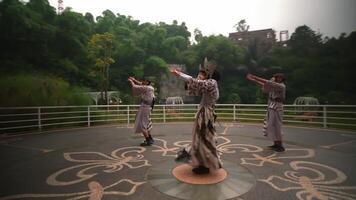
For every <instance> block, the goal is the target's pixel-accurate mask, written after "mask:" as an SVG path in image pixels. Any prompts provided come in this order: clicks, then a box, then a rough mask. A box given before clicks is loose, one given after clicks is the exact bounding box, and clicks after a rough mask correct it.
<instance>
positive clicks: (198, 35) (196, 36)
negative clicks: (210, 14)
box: [194, 28, 203, 43]
mask: <svg viewBox="0 0 356 200" xmlns="http://www.w3.org/2000/svg"><path fill="white" fill-rule="evenodd" d="M202 38H203V33H202V32H201V31H200V30H199V29H197V28H196V29H194V40H195V41H196V42H198V43H199V42H200V41H201V40H202Z"/></svg>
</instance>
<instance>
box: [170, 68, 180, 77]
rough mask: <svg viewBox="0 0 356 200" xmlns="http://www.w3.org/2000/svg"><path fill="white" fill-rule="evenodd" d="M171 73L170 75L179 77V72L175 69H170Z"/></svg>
mask: <svg viewBox="0 0 356 200" xmlns="http://www.w3.org/2000/svg"><path fill="white" fill-rule="evenodd" d="M171 73H172V74H173V75H174V76H178V75H179V71H178V70H177V69H176V68H172V69H171Z"/></svg>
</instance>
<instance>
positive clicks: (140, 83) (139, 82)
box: [129, 76, 142, 85]
mask: <svg viewBox="0 0 356 200" xmlns="http://www.w3.org/2000/svg"><path fill="white" fill-rule="evenodd" d="M129 79H130V80H132V81H133V82H134V83H135V84H136V85H142V82H141V81H138V80H136V79H135V78H134V77H132V76H130V77H129Z"/></svg>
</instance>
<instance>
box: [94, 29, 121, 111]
mask: <svg viewBox="0 0 356 200" xmlns="http://www.w3.org/2000/svg"><path fill="white" fill-rule="evenodd" d="M112 50H113V35H112V34H110V33H104V34H95V35H93V36H92V38H91V39H90V41H89V43H88V53H89V58H91V59H92V60H93V61H94V62H95V70H96V71H98V72H99V77H100V81H101V84H100V85H101V87H100V92H101V99H103V100H105V103H106V104H108V102H109V99H108V93H107V92H108V88H109V66H110V65H111V64H113V63H114V62H115V60H114V59H112V58H111V54H112ZM103 92H104V93H105V99H104V97H103Z"/></svg>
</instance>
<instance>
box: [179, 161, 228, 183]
mask: <svg viewBox="0 0 356 200" xmlns="http://www.w3.org/2000/svg"><path fill="white" fill-rule="evenodd" d="M192 169H193V167H192V166H191V165H188V164H181V165H178V166H177V167H175V168H174V169H173V170H172V174H173V176H174V177H175V178H176V179H178V180H179V181H181V182H184V183H188V184H196V185H208V184H216V183H219V182H221V181H223V180H224V179H225V178H226V177H227V172H226V170H225V169H224V168H221V169H218V170H216V171H211V172H210V173H208V174H202V175H197V174H195V173H194V172H193V171H192Z"/></svg>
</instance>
